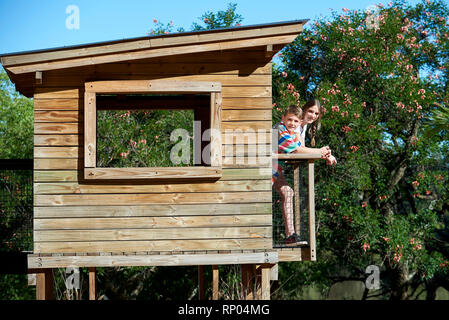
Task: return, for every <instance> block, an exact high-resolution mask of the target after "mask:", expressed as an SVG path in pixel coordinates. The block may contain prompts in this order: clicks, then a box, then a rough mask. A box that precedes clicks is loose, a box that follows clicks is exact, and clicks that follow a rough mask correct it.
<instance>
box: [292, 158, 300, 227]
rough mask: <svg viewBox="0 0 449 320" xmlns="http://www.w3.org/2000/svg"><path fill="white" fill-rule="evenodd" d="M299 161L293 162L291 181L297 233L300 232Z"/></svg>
mask: <svg viewBox="0 0 449 320" xmlns="http://www.w3.org/2000/svg"><path fill="white" fill-rule="evenodd" d="M299 175H300V171H299V163H298V162H295V163H294V164H293V181H294V201H295V204H294V214H295V232H296V234H297V235H299V234H300V230H299V229H300V215H301V211H300V203H299V201H300V198H299Z"/></svg>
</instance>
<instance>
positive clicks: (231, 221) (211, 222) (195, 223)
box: [34, 208, 271, 231]
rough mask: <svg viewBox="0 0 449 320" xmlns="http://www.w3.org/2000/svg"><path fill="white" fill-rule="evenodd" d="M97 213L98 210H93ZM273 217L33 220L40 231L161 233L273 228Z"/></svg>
mask: <svg viewBox="0 0 449 320" xmlns="http://www.w3.org/2000/svg"><path fill="white" fill-rule="evenodd" d="M93 210H95V208H93ZM270 225H271V216H270V215H266V214H265V215H262V214H260V215H259V214H250V215H245V214H241V215H226V216H224V215H219V216H167V217H114V218H85V217H83V218H55V219H51V218H45V219H40V218H39V219H34V231H39V230H71V229H79V230H95V229H98V230H102V229H152V228H155V229H160V228H188V227H192V228H193V227H195V228H200V227H203V228H211V227H238V226H241V227H245V226H246V227H247V226H253V227H255V226H270Z"/></svg>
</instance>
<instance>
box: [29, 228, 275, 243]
mask: <svg viewBox="0 0 449 320" xmlns="http://www.w3.org/2000/svg"><path fill="white" fill-rule="evenodd" d="M271 233H272V230H271V227H230V228H218V227H217V228H216V227H214V228H211V227H208V228H184V227H183V228H170V229H117V230H114V229H113V230H63V231H62V230H41V231H35V232H34V235H33V240H34V242H50V241H51V242H54V241H61V242H66V241H142V240H183V239H185V240H189V239H223V238H227V239H230V238H232V239H248V238H250V239H258V238H269V237H271Z"/></svg>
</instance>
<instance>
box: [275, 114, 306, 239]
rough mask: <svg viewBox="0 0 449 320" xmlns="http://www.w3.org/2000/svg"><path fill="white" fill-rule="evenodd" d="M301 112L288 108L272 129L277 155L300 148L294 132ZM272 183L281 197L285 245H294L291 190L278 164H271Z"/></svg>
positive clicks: (294, 151) (292, 193)
mask: <svg viewBox="0 0 449 320" xmlns="http://www.w3.org/2000/svg"><path fill="white" fill-rule="evenodd" d="M301 118H302V111H301V109H300V108H298V107H297V106H290V107H288V108H287V110H286V111H285V112H284V114H283V115H282V121H281V122H280V123H278V124H276V125H275V126H274V127H273V134H274V135H275V137H276V140H277V141H276V142H275V140H274V141H273V146H274V145H275V143H277V146H278V148H277V150H276V151H277V152H278V153H296V152H297V149H298V148H299V147H300V146H301V142H300V141H299V137H298V136H297V134H295V130H296V129H297V128H298V126H299V124H300V120H301ZM272 183H273V187H274V188H275V190H276V191H277V192H278V193H279V194H280V196H281V207H282V218H283V220H284V225H285V234H286V236H287V238H286V240H285V243H286V244H294V243H297V242H299V241H300V239H299V236H298V235H297V234H296V233H295V227H294V225H293V195H294V192H293V189H292V188H291V187H290V186H289V185H288V183H287V181H286V179H285V177H284V175H283V174H282V167H281V166H279V163H277V161H276V162H273V176H272Z"/></svg>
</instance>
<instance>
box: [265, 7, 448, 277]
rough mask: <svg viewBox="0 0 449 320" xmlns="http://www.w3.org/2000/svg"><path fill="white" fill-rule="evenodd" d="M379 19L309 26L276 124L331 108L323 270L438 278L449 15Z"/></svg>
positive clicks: (380, 12)
mask: <svg viewBox="0 0 449 320" xmlns="http://www.w3.org/2000/svg"><path fill="white" fill-rule="evenodd" d="M374 14H375V16H374V17H371V18H373V20H372V22H373V23H372V24H369V23H368V24H367V20H368V19H369V18H370V17H369V13H367V12H359V11H349V10H344V13H342V14H339V13H336V12H334V13H333V15H332V17H330V18H327V19H321V20H318V21H316V22H313V23H309V25H308V26H307V27H306V30H305V31H304V32H303V33H302V34H300V36H299V37H298V38H297V39H296V40H295V41H294V42H293V43H292V44H290V45H288V46H287V47H286V48H285V49H284V50H283V52H282V61H283V65H281V66H279V67H278V69H277V70H275V71H274V72H273V97H274V102H275V103H276V105H275V106H274V109H273V115H274V118H275V117H277V115H278V114H279V113H281V112H282V111H283V109H284V108H285V107H286V106H287V105H288V104H290V103H291V102H292V101H295V102H296V103H298V104H299V105H302V104H303V103H304V101H305V100H308V99H309V98H310V97H315V98H317V99H319V100H320V102H321V104H322V106H323V107H324V108H325V113H324V114H323V117H322V120H321V130H320V131H318V133H317V136H316V142H317V147H321V146H324V145H329V146H330V148H331V149H332V154H334V155H335V156H336V158H337V160H338V164H337V166H336V167H335V168H332V169H330V168H328V167H327V166H326V165H325V164H324V162H322V161H321V162H318V163H317V165H316V166H317V168H316V181H317V184H316V190H317V198H316V202H317V209H318V217H319V221H320V224H319V230H320V232H319V234H320V236H319V244H320V247H319V248H318V250H317V251H318V254H319V256H318V259H320V258H321V259H326V261H328V262H329V263H337V264H339V265H345V266H347V267H348V268H352V266H359V267H360V268H361V269H360V270H362V269H363V268H362V267H363V264H365V263H368V262H371V263H377V264H381V263H383V262H385V261H388V262H389V265H391V266H393V267H394V266H399V265H402V264H408V265H409V267H411V269H410V273H412V272H415V271H419V272H418V274H419V275H420V276H423V275H424V274H425V275H426V276H427V277H428V276H431V275H433V274H434V273H435V272H437V271H438V272H439V271H442V270H443V269H441V268H440V267H439V265H440V262H441V261H443V260H444V259H446V260H447V258H448V253H447V250H446V251H445V250H441V249H440V248H439V247H438V246H437V245H436V243H435V242H434V241H433V240H432V239H433V237H434V233H435V228H436V226H437V223H438V221H439V223H440V224H441V221H442V215H441V210H440V209H438V208H442V207H441V206H439V207H438V208H437V206H436V205H435V206H433V207H429V206H430V203H431V201H435V203H439V201H443V203H446V206H447V205H448V202H447V199H448V189H447V188H446V187H444V186H443V183H446V184H447V183H448V174H447V173H448V171H447V170H448V168H447V163H448V162H449V158H448V153H447V152H445V151H444V150H445V148H447V147H446V146H447V145H448V136H447V131H448V122H447V119H449V111H448V110H447V105H448V96H449V95H448V88H449V85H448V70H447V66H448V65H449V50H448V48H449V37H447V36H445V37H444V36H443V37H442V35H445V34H446V35H448V34H449V24H448V21H447V19H448V17H449V9H448V7H447V5H446V4H444V3H443V2H442V1H429V2H426V1H423V2H422V3H420V4H419V5H417V6H415V7H412V6H409V5H408V4H406V3H405V2H404V1H396V2H393V4H392V5H389V6H386V7H383V6H380V7H378V8H377V10H376V12H375V13H374ZM293 87H294V90H291V88H293ZM295 93H299V97H298V96H295ZM275 109H276V110H275ZM275 120H277V119H273V121H275ZM441 168H446V170H442V169H441ZM420 173H422V174H424V176H425V177H424V178H418V174H420ZM431 177H434V178H431ZM435 177H438V179H436V178H435ZM415 181H419V183H420V184H419V185H418V184H417V183H415ZM432 199H433V200H432ZM436 199H438V200H436ZM442 199H444V200H442ZM385 239H387V240H385ZM445 241H447V239H446V240H445ZM329 251H330V252H332V254H333V255H334V257H333V258H332V259H330V258H329ZM321 254H322V256H320V255H321ZM328 276H330V275H328ZM323 281H325V279H323Z"/></svg>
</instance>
